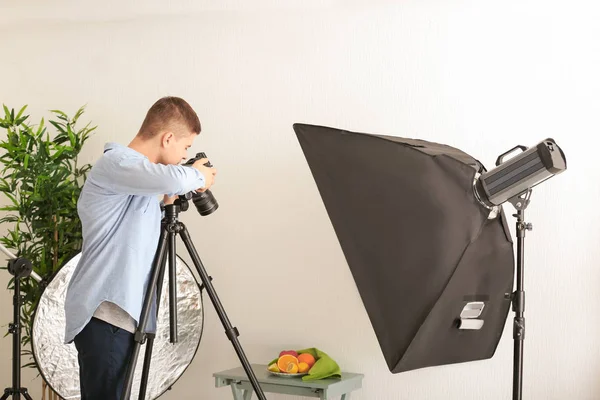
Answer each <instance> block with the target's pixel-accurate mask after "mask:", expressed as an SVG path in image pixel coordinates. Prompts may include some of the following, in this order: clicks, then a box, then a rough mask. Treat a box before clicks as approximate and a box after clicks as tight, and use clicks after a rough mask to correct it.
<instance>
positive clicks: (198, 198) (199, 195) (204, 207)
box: [183, 153, 219, 216]
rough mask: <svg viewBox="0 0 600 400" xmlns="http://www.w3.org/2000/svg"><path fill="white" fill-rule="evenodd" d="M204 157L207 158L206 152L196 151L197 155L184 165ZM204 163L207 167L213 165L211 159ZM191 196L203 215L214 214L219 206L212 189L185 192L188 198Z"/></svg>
mask: <svg viewBox="0 0 600 400" xmlns="http://www.w3.org/2000/svg"><path fill="white" fill-rule="evenodd" d="M202 158H207V157H206V154H205V153H196V157H194V158H192V159H190V160H189V161H188V162H186V163H185V164H183V165H185V166H190V167H191V165H192V164H194V163H195V162H196V161H198V160H200V159H202ZM204 165H206V166H207V167H212V164H211V163H210V161H209V162H207V163H205V164H204ZM190 198H191V199H192V202H193V203H194V205H195V206H196V210H198V212H199V213H200V215H202V216H206V215H209V214H212V213H213V212H215V211H216V210H217V208H219V203H217V199H215V196H214V195H213V194H212V192H211V191H210V189H207V190H205V191H204V192H196V191H195V190H192V191H191V192H189V193H187V194H185V199H186V200H189V199H190Z"/></svg>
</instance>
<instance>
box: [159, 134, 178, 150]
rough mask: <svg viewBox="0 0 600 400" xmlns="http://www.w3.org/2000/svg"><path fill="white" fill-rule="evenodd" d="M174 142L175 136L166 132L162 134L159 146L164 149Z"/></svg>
mask: <svg viewBox="0 0 600 400" xmlns="http://www.w3.org/2000/svg"><path fill="white" fill-rule="evenodd" d="M174 140H175V134H174V133H173V132H171V131H167V132H165V133H163V134H162V140H161V144H162V145H163V146H164V147H167V146H168V145H169V144H171V143H172V142H173V141H174Z"/></svg>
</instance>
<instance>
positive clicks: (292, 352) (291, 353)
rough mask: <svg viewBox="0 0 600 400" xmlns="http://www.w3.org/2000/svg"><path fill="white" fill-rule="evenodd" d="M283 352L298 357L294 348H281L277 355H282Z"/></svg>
mask: <svg viewBox="0 0 600 400" xmlns="http://www.w3.org/2000/svg"><path fill="white" fill-rule="evenodd" d="M284 354H289V355H291V356H294V357H298V353H297V352H295V351H294V350H283V351H282V352H281V353H279V357H281V356H283V355H284Z"/></svg>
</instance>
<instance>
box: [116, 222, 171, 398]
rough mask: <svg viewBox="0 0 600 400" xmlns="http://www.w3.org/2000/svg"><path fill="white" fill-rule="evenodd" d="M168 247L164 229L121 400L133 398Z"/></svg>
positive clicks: (153, 265) (155, 257)
mask: <svg viewBox="0 0 600 400" xmlns="http://www.w3.org/2000/svg"><path fill="white" fill-rule="evenodd" d="M166 247H167V240H166V231H165V229H162V230H161V233H160V239H159V241H158V251H157V252H156V255H155V256H154V261H153V262H152V273H151V276H150V281H149V282H148V287H147V289H146V295H145V297H144V303H143V306H142V313H141V316H140V323H139V324H138V328H137V330H136V332H135V337H134V340H135V343H134V344H133V350H132V352H131V353H132V354H131V358H130V360H129V365H128V366H127V373H126V375H125V382H124V384H123V391H122V392H121V400H129V397H130V396H131V386H132V383H133V374H134V372H135V365H136V363H137V359H138V356H139V354H140V347H141V345H142V344H143V343H144V342H145V340H146V324H147V322H148V316H149V315H150V306H151V305H152V299H153V296H154V294H155V292H156V285H157V282H158V275H159V273H160V269H161V268H160V263H161V260H162V259H163V257H164V255H165V250H166Z"/></svg>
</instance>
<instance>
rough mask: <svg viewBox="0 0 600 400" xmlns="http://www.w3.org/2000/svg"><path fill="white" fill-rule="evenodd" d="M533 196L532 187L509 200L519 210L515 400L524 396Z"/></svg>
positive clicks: (517, 215)
mask: <svg viewBox="0 0 600 400" xmlns="http://www.w3.org/2000/svg"><path fill="white" fill-rule="evenodd" d="M530 197H531V189H529V190H527V192H525V193H523V194H522V195H517V196H515V197H513V198H512V199H509V200H508V201H509V202H510V203H511V204H512V205H513V206H514V207H515V209H516V210H517V213H516V214H513V216H514V217H516V218H517V226H516V234H517V289H516V291H515V292H514V293H512V296H511V298H512V310H513V311H514V312H515V317H514V324H513V340H514V355H513V397H512V398H513V400H521V399H522V398H523V342H524V340H525V317H524V316H523V313H524V312H525V291H524V290H523V280H524V277H525V272H524V269H523V267H524V262H525V257H524V246H525V232H526V231H530V230H532V229H533V226H532V225H531V224H530V223H526V222H525V221H524V218H525V212H524V211H525V209H526V208H527V206H528V205H529V199H530Z"/></svg>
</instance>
